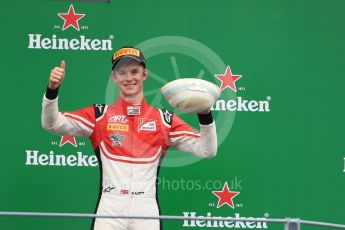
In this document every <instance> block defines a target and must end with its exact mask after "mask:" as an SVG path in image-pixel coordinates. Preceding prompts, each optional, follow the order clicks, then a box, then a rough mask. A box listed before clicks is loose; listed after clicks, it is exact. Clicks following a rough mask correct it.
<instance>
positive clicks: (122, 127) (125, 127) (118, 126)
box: [107, 123, 129, 132]
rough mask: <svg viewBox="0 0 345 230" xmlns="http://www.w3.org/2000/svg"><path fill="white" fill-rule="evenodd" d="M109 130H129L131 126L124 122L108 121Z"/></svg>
mask: <svg viewBox="0 0 345 230" xmlns="http://www.w3.org/2000/svg"><path fill="white" fill-rule="evenodd" d="M107 130H111V131H125V132H127V131H128V130H129V127H128V125H124V124H118V123H108V124H107Z"/></svg>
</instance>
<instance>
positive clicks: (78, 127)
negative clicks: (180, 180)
mask: <svg viewBox="0 0 345 230" xmlns="http://www.w3.org/2000/svg"><path fill="white" fill-rule="evenodd" d="M48 97H49V96H48ZM41 122H42V127H43V128H44V129H45V130H47V131H49V132H51V133H53V134H56V135H62V136H77V137H85V136H86V137H89V136H90V135H91V134H92V132H93V130H94V127H95V113H94V109H93V106H89V107H86V108H84V109H80V110H76V111H73V112H65V113H61V112H60V111H59V107H58V97H56V98H54V99H48V98H47V95H46V94H45V95H44V96H43V101H42V116H41Z"/></svg>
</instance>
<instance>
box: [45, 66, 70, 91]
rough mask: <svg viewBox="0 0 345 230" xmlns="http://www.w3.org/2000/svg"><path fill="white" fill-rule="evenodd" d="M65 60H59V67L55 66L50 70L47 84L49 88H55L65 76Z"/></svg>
mask: <svg viewBox="0 0 345 230" xmlns="http://www.w3.org/2000/svg"><path fill="white" fill-rule="evenodd" d="M65 66H66V64H65V61H61V64H60V67H55V68H54V69H52V71H51V72H50V77H49V84H48V87H49V88H50V89H57V88H58V87H59V86H60V84H61V83H62V81H63V79H64V78H65V69H66V68H65Z"/></svg>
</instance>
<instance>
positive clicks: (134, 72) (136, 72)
mask: <svg viewBox="0 0 345 230" xmlns="http://www.w3.org/2000/svg"><path fill="white" fill-rule="evenodd" d="M131 73H132V74H138V73H139V70H132V72H131Z"/></svg>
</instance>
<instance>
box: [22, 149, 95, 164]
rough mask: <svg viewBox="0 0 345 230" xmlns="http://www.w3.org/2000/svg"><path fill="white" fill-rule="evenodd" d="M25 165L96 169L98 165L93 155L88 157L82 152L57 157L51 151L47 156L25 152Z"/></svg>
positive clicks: (29, 151) (31, 151)
mask: <svg viewBox="0 0 345 230" xmlns="http://www.w3.org/2000/svg"><path fill="white" fill-rule="evenodd" d="M25 164H26V165H33V166H38V165H49V166H79V167H80V166H84V167H89V166H91V167H96V166H97V165H98V161H97V157H96V156H95V155H93V156H89V155H85V154H83V153H82V152H77V154H69V155H67V156H65V155H58V154H55V153H54V152H53V151H50V152H49V154H41V153H39V151H38V150H26V163H25Z"/></svg>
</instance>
